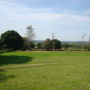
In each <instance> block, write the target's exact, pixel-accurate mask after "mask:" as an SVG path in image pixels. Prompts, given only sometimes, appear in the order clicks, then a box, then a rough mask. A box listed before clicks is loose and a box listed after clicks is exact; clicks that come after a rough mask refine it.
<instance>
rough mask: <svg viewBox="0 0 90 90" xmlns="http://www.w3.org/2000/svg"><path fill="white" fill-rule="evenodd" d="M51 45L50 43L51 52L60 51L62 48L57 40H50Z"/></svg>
mask: <svg viewBox="0 0 90 90" xmlns="http://www.w3.org/2000/svg"><path fill="white" fill-rule="evenodd" d="M51 43H52V49H53V50H58V49H61V47H62V45H61V42H60V41H59V40H57V39H53V40H51Z"/></svg>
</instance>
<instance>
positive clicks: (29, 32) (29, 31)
mask: <svg viewBox="0 0 90 90" xmlns="http://www.w3.org/2000/svg"><path fill="white" fill-rule="evenodd" d="M26 29H27V39H28V43H29V50H30V51H31V44H30V43H32V41H33V38H34V36H35V34H34V32H33V28H32V25H30V26H28V27H27V28H26Z"/></svg>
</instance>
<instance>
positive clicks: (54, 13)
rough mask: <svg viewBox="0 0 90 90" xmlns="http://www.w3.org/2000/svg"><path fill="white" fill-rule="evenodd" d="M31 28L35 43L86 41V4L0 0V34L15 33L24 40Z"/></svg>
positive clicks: (89, 8)
mask: <svg viewBox="0 0 90 90" xmlns="http://www.w3.org/2000/svg"><path fill="white" fill-rule="evenodd" d="M29 25H32V27H33V28H34V32H35V38H34V39H35V40H45V39H47V38H50V39H52V34H53V33H54V37H55V38H56V39H59V40H61V41H81V40H83V41H88V39H89V36H90V0H0V34H2V33H4V32H5V31H7V30H16V31H17V32H18V33H19V34H20V35H21V36H23V37H25V36H26V27H27V26H29Z"/></svg>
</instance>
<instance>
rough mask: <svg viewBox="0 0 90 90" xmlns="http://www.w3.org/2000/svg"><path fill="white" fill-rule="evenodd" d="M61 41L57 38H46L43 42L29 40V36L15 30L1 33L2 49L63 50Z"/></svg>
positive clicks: (0, 45)
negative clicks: (23, 35)
mask: <svg viewBox="0 0 90 90" xmlns="http://www.w3.org/2000/svg"><path fill="white" fill-rule="evenodd" d="M61 48H62V45H61V42H60V41H59V40H57V39H53V40H50V39H46V40H45V41H43V42H41V43H40V42H35V41H28V38H27V37H22V36H20V34H19V33H17V32H16V31H14V30H8V31H6V32H5V33H3V34H1V38H0V50H10V51H14V50H30V51H31V50H48V51H50V50H55V51H56V50H61Z"/></svg>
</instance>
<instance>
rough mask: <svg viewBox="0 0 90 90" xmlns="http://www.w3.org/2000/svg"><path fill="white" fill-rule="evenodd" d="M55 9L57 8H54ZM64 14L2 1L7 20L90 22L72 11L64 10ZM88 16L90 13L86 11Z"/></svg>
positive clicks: (0, 7) (48, 9)
mask: <svg viewBox="0 0 90 90" xmlns="http://www.w3.org/2000/svg"><path fill="white" fill-rule="evenodd" d="M75 1H76V0H75ZM54 9H55V8H54ZM62 11H63V12H62V13H55V12H53V8H30V7H26V6H24V5H22V4H18V3H13V2H6V1H0V14H4V15H5V16H4V17H3V16H2V17H3V18H5V19H7V20H15V21H17V22H18V20H19V21H24V20H25V21H27V20H32V21H33V20H36V21H37V20H42V21H50V20H67V21H75V22H90V17H89V16H87V15H86V16H85V15H78V14H77V13H76V12H75V13H74V12H73V11H70V10H62ZM86 13H87V14H89V13H90V11H86Z"/></svg>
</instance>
